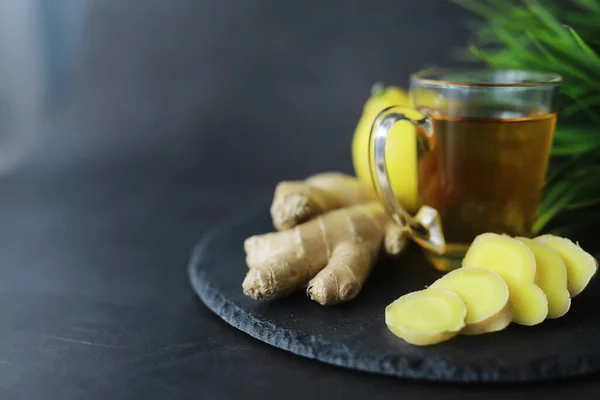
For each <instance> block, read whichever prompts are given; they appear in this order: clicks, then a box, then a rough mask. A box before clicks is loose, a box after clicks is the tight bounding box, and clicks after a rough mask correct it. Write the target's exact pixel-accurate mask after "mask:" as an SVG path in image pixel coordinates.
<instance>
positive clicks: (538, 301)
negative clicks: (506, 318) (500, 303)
mask: <svg viewBox="0 0 600 400" xmlns="http://www.w3.org/2000/svg"><path fill="white" fill-rule="evenodd" d="M462 265H463V266H464V267H478V268H485V269H490V270H492V271H494V272H496V273H497V274H498V275H500V276H501V277H502V279H504V281H505V282H506V284H507V285H508V290H509V292H510V300H511V302H512V306H513V321H514V322H516V323H518V324H521V325H528V326H531V325H537V324H539V323H541V322H542V321H544V320H545V319H546V317H547V315H548V300H547V299H546V295H545V294H544V292H543V291H542V289H540V288H539V286H537V285H536V284H535V272H536V263H535V256H534V255H533V252H532V251H531V250H529V247H527V245H525V244H524V243H523V242H520V241H518V240H516V239H513V238H511V237H510V236H507V235H500V234H496V233H484V234H481V235H479V236H477V237H476V238H475V240H474V241H473V243H472V244H471V246H470V247H469V250H467V254H466V255H465V257H464V259H463V263H462Z"/></svg>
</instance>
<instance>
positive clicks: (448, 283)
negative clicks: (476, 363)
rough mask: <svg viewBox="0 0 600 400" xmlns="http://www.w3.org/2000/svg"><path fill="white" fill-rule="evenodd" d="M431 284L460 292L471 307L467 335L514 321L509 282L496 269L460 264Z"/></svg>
mask: <svg viewBox="0 0 600 400" xmlns="http://www.w3.org/2000/svg"><path fill="white" fill-rule="evenodd" d="M430 288H436V289H445V290H449V291H451V292H453V293H456V294H457V295H458V297H460V298H461V299H462V301H463V302H464V303H465V305H466V307H467V319H466V321H465V322H466V326H465V327H464V328H463V329H462V331H461V332H460V333H461V334H464V335H479V334H482V333H488V332H496V331H500V330H502V329H504V328H506V327H507V326H508V325H509V324H510V322H511V321H512V313H513V311H512V306H511V303H510V300H509V291H508V286H507V285H506V282H504V280H503V279H502V278H501V277H500V275H498V274H497V273H495V272H494V271H492V270H489V269H483V268H473V267H471V268H469V267H465V268H459V269H456V270H454V271H451V272H449V273H447V274H446V275H444V276H443V277H441V278H440V279H438V280H437V281H435V282H434V283H433V284H432V285H431V286H430Z"/></svg>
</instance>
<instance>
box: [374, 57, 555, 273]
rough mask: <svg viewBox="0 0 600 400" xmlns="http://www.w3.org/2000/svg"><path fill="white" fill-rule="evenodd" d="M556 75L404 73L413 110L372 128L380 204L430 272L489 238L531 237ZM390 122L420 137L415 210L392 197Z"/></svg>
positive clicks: (392, 113)
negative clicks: (484, 236) (495, 235)
mask: <svg viewBox="0 0 600 400" xmlns="http://www.w3.org/2000/svg"><path fill="white" fill-rule="evenodd" d="M560 83H561V77H560V76H559V75H557V74H554V73H548V72H538V71H515V70H485V69H482V70H441V69H435V70H424V71H420V72H418V73H416V74H414V75H412V76H411V84H410V94H411V97H412V101H413V107H414V108H413V109H409V108H405V107H398V106H393V107H389V108H387V109H385V110H383V111H382V112H381V113H379V115H378V116H377V118H376V119H375V121H374V122H373V125H372V127H371V134H370V142H369V146H370V157H369V158H370V162H371V171H372V174H373V182H374V184H375V188H376V190H377V193H378V195H379V198H380V200H381V201H382V203H383V204H384V205H385V207H386V208H387V210H388V212H389V214H390V215H391V216H392V218H393V219H394V220H395V221H396V222H397V223H400V224H404V225H406V226H407V227H408V230H409V232H410V234H411V236H412V238H413V240H414V241H415V242H417V243H418V244H419V245H420V246H421V247H422V248H423V249H424V250H425V255H426V257H427V259H428V260H429V261H430V262H431V263H432V264H433V265H434V267H435V268H437V269H439V270H441V271H447V270H450V269H454V268H457V267H460V264H461V262H462V258H463V257H464V255H465V253H466V251H467V249H468V247H469V245H470V244H471V242H472V241H473V239H474V238H475V237H476V236H477V235H479V234H481V233H486V232H495V233H504V234H508V235H511V236H525V237H527V236H530V235H531V231H532V227H533V223H534V221H535V218H536V214H537V209H538V206H539V203H540V199H541V192H542V187H543V185H544V182H545V178H546V172H547V168H548V162H549V158H550V149H551V146H552V140H553V136H554V128H555V124H556V111H557V104H558V99H559V89H560ZM396 123H410V124H412V125H414V126H415V128H416V131H417V140H416V142H417V175H418V176H417V181H418V193H419V204H420V208H419V211H418V212H417V214H416V215H415V216H413V215H411V214H410V213H408V212H407V211H406V210H405V208H404V207H403V206H402V204H400V202H399V201H398V198H397V197H396V196H395V195H394V192H393V189H392V185H391V184H390V180H389V177H388V172H387V167H388V166H389V165H391V164H393V163H394V162H395V161H396V162H398V161H399V160H393V159H391V160H390V159H386V151H385V149H386V139H387V138H388V134H389V133H390V130H391V129H392V127H393V126H394V124H396Z"/></svg>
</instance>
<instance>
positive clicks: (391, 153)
mask: <svg viewBox="0 0 600 400" xmlns="http://www.w3.org/2000/svg"><path fill="white" fill-rule="evenodd" d="M390 106H403V107H411V99H410V95H409V94H408V93H407V92H406V91H404V90H402V89H400V88H397V87H393V86H390V87H387V88H382V87H377V86H376V87H374V90H373V93H372V94H371V96H370V97H369V99H368V100H367V102H366V103H365V105H364V107H363V112H362V115H361V118H360V120H359V121H358V124H357V126H356V129H355V131H354V137H353V139H352V161H353V164H354V171H355V173H356V175H357V177H358V178H359V180H360V181H361V182H363V183H364V184H366V185H368V186H370V187H372V185H373V182H372V174H371V170H370V163H369V132H370V130H371V125H372V124H373V121H374V120H375V118H376V117H377V114H379V112H380V111H381V110H383V109H385V108H387V107H390ZM416 135H417V133H416V130H415V127H414V126H413V125H412V124H411V123H410V122H408V121H399V122H397V123H396V124H395V125H394V126H393V127H392V129H391V131H390V133H389V135H388V139H387V143H386V150H385V157H386V166H387V169H388V176H389V178H390V185H391V186H392V189H393V190H394V193H395V194H396V197H397V198H398V200H399V201H400V203H401V204H402V205H403V206H404V207H405V208H406V209H407V210H408V211H409V212H415V211H417V209H418V207H419V194H418V181H417V142H416V140H417V139H416Z"/></svg>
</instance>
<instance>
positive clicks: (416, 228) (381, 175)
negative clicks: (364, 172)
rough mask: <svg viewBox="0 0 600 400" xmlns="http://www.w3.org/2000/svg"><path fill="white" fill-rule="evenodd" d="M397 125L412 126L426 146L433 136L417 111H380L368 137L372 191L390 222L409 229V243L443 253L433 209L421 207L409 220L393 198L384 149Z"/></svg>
mask: <svg viewBox="0 0 600 400" xmlns="http://www.w3.org/2000/svg"><path fill="white" fill-rule="evenodd" d="M398 121H408V122H410V123H411V124H413V125H414V126H415V128H416V130H417V134H418V135H423V136H425V140H426V141H427V142H429V141H430V138H431V136H432V130H431V124H430V122H429V117H428V116H426V115H423V114H421V113H420V112H418V111H416V110H412V109H410V108H405V107H398V106H393V107H388V108H386V109H384V110H383V111H381V112H380V113H379V114H378V115H377V118H375V121H374V122H373V125H372V126H371V132H370V134H369V162H370V163H371V165H370V169H371V173H373V171H374V172H375V176H373V177H372V181H373V185H374V187H375V191H376V192H377V194H378V196H379V197H380V199H381V201H382V202H383V204H384V206H385V207H386V209H387V211H388V213H389V214H390V216H391V217H392V219H393V220H394V221H395V222H396V223H398V224H402V225H406V226H407V227H408V229H409V232H410V235H411V237H412V239H413V240H414V241H415V242H417V243H418V244H419V245H421V246H422V247H423V248H425V249H426V250H429V251H432V252H434V253H436V254H444V253H445V252H446V240H445V238H444V233H443V229H442V220H441V218H440V215H439V213H438V212H437V210H436V209H435V208H432V207H429V206H426V205H424V206H422V207H421V208H420V209H419V211H418V212H417V215H415V216H412V215H411V214H410V213H409V212H408V211H406V209H405V208H404V207H403V206H402V204H400V201H399V200H398V197H396V195H395V194H394V189H393V188H392V185H391V184H390V179H389V175H388V171H387V164H386V159H385V146H386V141H387V138H388V135H389V133H390V130H391V129H392V127H393V126H394V124H395V123H396V122H398Z"/></svg>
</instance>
